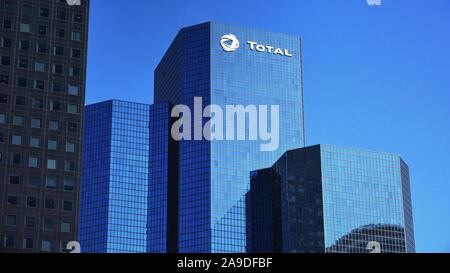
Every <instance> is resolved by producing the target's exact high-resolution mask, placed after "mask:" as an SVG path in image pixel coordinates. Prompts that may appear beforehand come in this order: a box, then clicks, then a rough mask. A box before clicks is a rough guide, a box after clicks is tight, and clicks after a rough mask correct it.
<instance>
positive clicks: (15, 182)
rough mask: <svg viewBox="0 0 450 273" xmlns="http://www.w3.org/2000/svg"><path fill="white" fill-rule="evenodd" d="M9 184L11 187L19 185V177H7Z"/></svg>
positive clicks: (12, 175)
mask: <svg viewBox="0 0 450 273" xmlns="http://www.w3.org/2000/svg"><path fill="white" fill-rule="evenodd" d="M9 184H11V185H19V184H20V175H19V174H16V173H13V174H10V175H9Z"/></svg>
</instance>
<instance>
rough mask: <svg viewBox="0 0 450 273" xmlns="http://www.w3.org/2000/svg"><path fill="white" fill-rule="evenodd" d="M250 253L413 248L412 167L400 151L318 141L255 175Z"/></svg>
mask: <svg viewBox="0 0 450 273" xmlns="http://www.w3.org/2000/svg"><path fill="white" fill-rule="evenodd" d="M246 199H247V222H248V227H247V231H248V232H247V237H248V245H247V250H248V252H288V253H290V252H294V253H297V252H300V253H306V252H309V253H311V252H312V253H321V252H331V253H336V252H338V253H368V252H371V251H379V252H382V253H414V252H415V240H414V227H413V216H412V206H411V190H410V181H409V168H408V166H407V165H406V163H405V162H404V161H403V160H402V159H401V158H400V157H399V156H398V155H395V154H389V153H380V152H373V151H366V150H361V149H354V148H345V147H338V146H332V145H318V146H312V147H307V148H301V149H297V150H292V151H288V152H286V153H285V154H284V155H283V156H282V157H281V158H280V159H279V160H278V161H277V162H276V163H275V165H274V166H273V167H272V168H269V169H262V170H258V171H254V172H252V173H251V190H250V191H249V193H248V194H247V198H246Z"/></svg>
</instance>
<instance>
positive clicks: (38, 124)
mask: <svg viewBox="0 0 450 273" xmlns="http://www.w3.org/2000/svg"><path fill="white" fill-rule="evenodd" d="M41 123H42V122H41V119H39V118H32V119H31V128H33V129H40V128H41Z"/></svg>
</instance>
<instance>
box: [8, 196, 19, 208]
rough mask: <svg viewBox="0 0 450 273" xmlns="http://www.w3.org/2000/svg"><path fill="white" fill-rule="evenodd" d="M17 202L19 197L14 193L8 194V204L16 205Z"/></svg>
mask: <svg viewBox="0 0 450 273" xmlns="http://www.w3.org/2000/svg"><path fill="white" fill-rule="evenodd" d="M18 204H19V197H18V196H16V195H9V196H8V206H17V205H18Z"/></svg>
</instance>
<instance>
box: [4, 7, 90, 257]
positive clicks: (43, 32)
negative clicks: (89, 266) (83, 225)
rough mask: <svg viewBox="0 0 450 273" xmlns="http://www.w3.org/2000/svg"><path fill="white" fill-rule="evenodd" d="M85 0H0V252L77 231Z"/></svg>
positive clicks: (39, 246) (55, 243)
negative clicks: (75, 0) (74, 1)
mask: <svg viewBox="0 0 450 273" xmlns="http://www.w3.org/2000/svg"><path fill="white" fill-rule="evenodd" d="M88 14H89V0H84V1H81V2H80V5H69V2H68V1H66V0H64V1H63V0H59V1H56V0H32V1H30V0H0V252H65V250H66V244H67V242H70V241H75V240H76V238H77V231H78V206H79V185H80V177H81V146H82V136H83V132H82V124H83V107H84V98H85V83H86V58H87V37H88Z"/></svg>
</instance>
